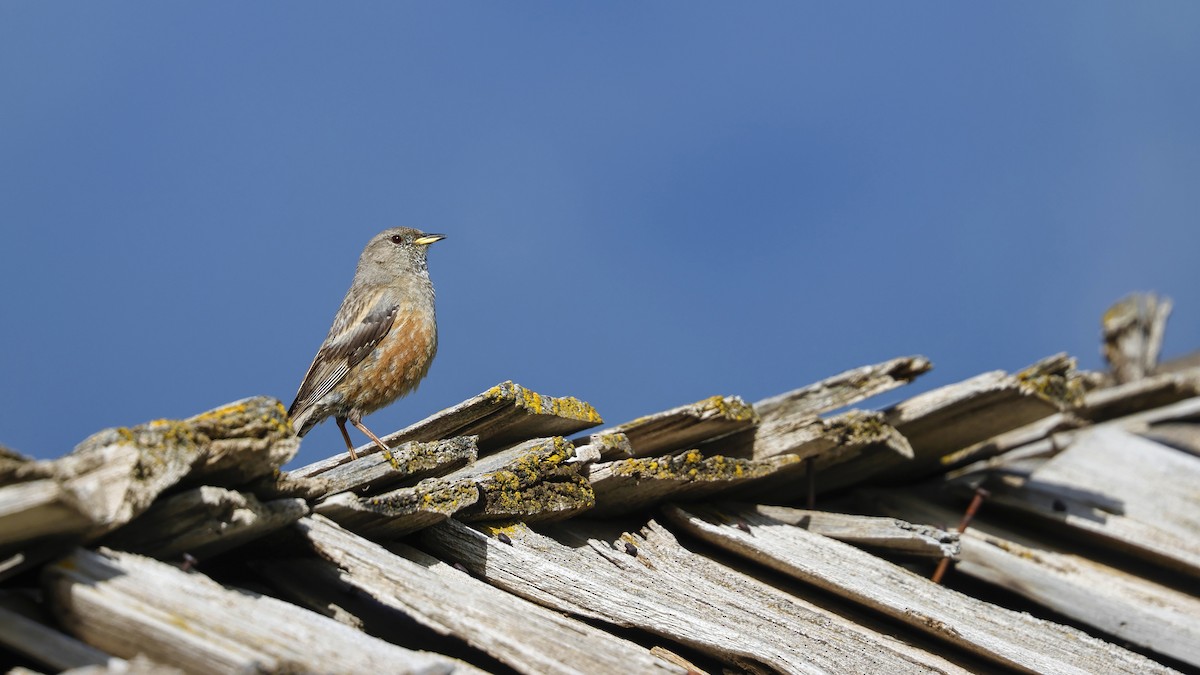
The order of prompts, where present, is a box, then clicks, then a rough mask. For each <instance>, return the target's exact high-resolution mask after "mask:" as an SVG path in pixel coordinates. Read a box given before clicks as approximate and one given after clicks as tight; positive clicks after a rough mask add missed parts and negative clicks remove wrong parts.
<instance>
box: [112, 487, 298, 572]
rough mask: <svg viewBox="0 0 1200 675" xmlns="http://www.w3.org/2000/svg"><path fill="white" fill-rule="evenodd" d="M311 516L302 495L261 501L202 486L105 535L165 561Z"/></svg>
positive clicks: (222, 547) (212, 550)
mask: <svg viewBox="0 0 1200 675" xmlns="http://www.w3.org/2000/svg"><path fill="white" fill-rule="evenodd" d="M307 514H308V504H306V503H305V502H304V500H303V499H277V500H273V501H267V502H260V501H259V500H258V499H257V498H256V497H255V496H254V495H251V494H244V493H241V492H237V491H236V490H227V489H225V488H219V487H213V486H207V485H206V486H204V487H199V488H196V489H193V490H188V491H187V492H182V493H180V494H177V495H174V496H172V497H169V498H167V499H164V500H161V501H159V502H156V503H155V504H154V505H153V506H151V507H150V509H149V510H147V511H146V513H144V514H143V515H142V516H141V517H139V518H138V519H137V520H134V521H133V522H132V523H130V524H128V525H126V526H125V527H123V528H121V529H120V530H118V531H116V532H113V533H112V534H110V535H108V536H107V537H105V539H104V544H105V545H106V546H109V547H112V548H118V549H122V550H126V551H133V552H136V553H142V554H144V555H149V556H154V557H156V558H160V559H163V560H174V559H176V558H178V557H179V556H181V555H183V554H187V555H190V556H192V557H194V558H197V559H203V558H206V557H209V556H213V555H216V554H218V553H222V552H224V551H228V550H230V549H233V548H236V547H238V546H241V545H242V544H245V543H246V542H249V541H253V540H254V539H258V538H259V537H262V536H264V535H267V534H269V533H271V532H274V531H276V530H279V529H281V528H284V527H287V526H288V525H290V524H292V523H293V522H295V520H296V519H297V518H300V517H301V516H304V515H307Z"/></svg>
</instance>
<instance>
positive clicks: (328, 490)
mask: <svg viewBox="0 0 1200 675" xmlns="http://www.w3.org/2000/svg"><path fill="white" fill-rule="evenodd" d="M477 443H478V438H477V437H475V436H459V437H456V438H449V439H446V440H440V441H428V442H426V441H408V442H405V443H401V444H399V445H397V446H396V447H394V448H392V458H391V460H389V459H388V458H387V457H385V456H384V454H383V453H382V452H377V453H372V454H368V455H360V456H359V458H358V459H355V460H350V461H348V462H345V463H344V464H338V465H336V466H331V467H329V468H328V469H326V470H324V471H321V472H318V473H312V472H306V473H305V474H304V475H303V476H296V477H299V478H319V479H321V481H323V483H322V490H323V492H322V493H320V494H316V495H312V496H311V497H310V498H316V497H324V496H328V495H332V494H336V493H338V492H345V491H348V490H349V491H354V492H355V493H357V494H363V493H367V492H378V491H379V490H380V489H381V488H384V487H387V486H390V485H395V484H397V483H401V482H410V483H415V482H416V481H419V480H421V479H422V478H429V477H432V476H440V475H443V474H446V473H449V472H451V471H453V470H455V469H458V468H460V467H462V466H465V465H467V464H470V463H471V462H474V461H475V459H476V458H477V457H478V455H479V450H478V445H477ZM289 477H292V476H291V474H289Z"/></svg>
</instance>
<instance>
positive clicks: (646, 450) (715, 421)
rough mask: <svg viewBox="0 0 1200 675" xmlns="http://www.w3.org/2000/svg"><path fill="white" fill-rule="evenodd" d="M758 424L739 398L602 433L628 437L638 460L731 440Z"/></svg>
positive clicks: (708, 402) (702, 403)
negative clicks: (738, 432) (731, 437)
mask: <svg viewBox="0 0 1200 675" xmlns="http://www.w3.org/2000/svg"><path fill="white" fill-rule="evenodd" d="M756 424H758V415H757V414H755V412H754V408H753V407H752V406H750V405H749V404H747V403H746V402H745V401H743V400H742V399H740V398H738V397H737V396H711V397H709V398H706V399H704V400H702V401H696V402H695V403H689V404H687V405H682V406H679V407H678V408H672V409H670V410H664V411H662V412H659V413H654V414H653V415H646V416H645V417H639V418H637V419H635V420H632V421H629V422H626V423H624V424H618V425H617V426H615V427H611V428H608V429H605V430H604V431H603V432H601V433H610V434H612V433H621V434H625V436H626V438H627V439H628V440H629V445H630V447H631V449H632V455H633V456H634V457H649V456H651V455H658V454H663V453H667V452H671V451H673V450H688V449H691V448H693V447H695V446H696V444H697V443H700V442H702V441H706V440H709V439H712V438H719V437H721V436H727V435H729V434H732V433H734V432H736V431H742V430H745V429H750V428H753V427H754V425H756Z"/></svg>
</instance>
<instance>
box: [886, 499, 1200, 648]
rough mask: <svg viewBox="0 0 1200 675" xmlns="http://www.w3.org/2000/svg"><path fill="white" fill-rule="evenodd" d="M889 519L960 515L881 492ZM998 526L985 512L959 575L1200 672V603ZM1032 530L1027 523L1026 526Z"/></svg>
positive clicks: (966, 545)
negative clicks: (992, 585) (992, 586)
mask: <svg viewBox="0 0 1200 675" xmlns="http://www.w3.org/2000/svg"><path fill="white" fill-rule="evenodd" d="M871 503H872V504H873V505H874V506H875V507H877V508H880V509H882V510H883V512H885V513H888V514H891V515H896V516H899V517H902V518H913V519H923V520H926V522H939V521H953V520H955V519H957V518H958V517H959V514H957V513H955V512H954V511H952V510H950V509H948V508H946V507H944V506H941V505H939V504H933V503H930V502H928V501H924V500H919V499H917V498H915V497H914V496H913V495H910V494H907V493H905V492H903V491H898V492H897V491H891V492H886V493H885V492H877V493H874V494H873V495H872V497H871ZM1000 522H1002V521H995V522H994V521H993V520H992V519H990V518H987V517H986V512H985V513H984V514H981V516H979V517H976V518H975V519H974V520H973V521H972V523H971V527H970V528H969V529H968V530H967V531H966V532H965V533H963V535H962V555H961V559H960V560H959V561H958V563H957V564H956V565H955V568H954V569H955V573H956V574H966V575H967V576H971V577H974V578H976V579H982V580H984V581H987V582H989V583H992V584H995V585H997V586H999V587H1000V588H1002V589H1004V590H1007V591H1012V592H1014V593H1018V594H1020V595H1022V596H1024V597H1026V598H1028V599H1030V600H1032V601H1033V602H1036V603H1038V604H1040V605H1043V606H1045V607H1049V608H1050V609H1053V610H1055V611H1057V612H1059V613H1061V614H1062V615H1064V616H1068V617H1070V618H1071V619H1073V620H1075V621H1077V622H1079V623H1082V624H1085V625H1089V626H1093V627H1095V628H1097V629H1099V630H1101V631H1104V632H1105V633H1108V634H1109V635H1112V636H1114V637H1116V638H1118V639H1119V640H1121V641H1122V642H1123V643H1128V644H1132V645H1136V646H1138V647H1141V648H1144V649H1150V650H1153V651H1156V652H1158V653H1160V654H1164V655H1166V656H1169V657H1171V658H1174V659H1178V660H1180V661H1183V662H1184V663H1189V664H1191V665H1192V666H1198V667H1200V598H1197V597H1196V596H1194V595H1188V594H1186V593H1182V592H1180V591H1179V590H1176V589H1174V588H1170V587H1167V586H1163V585H1161V584H1158V583H1155V582H1154V581H1153V580H1152V579H1145V578H1142V577H1139V576H1135V575H1133V574H1130V573H1128V572H1124V571H1122V570H1119V569H1117V568H1114V567H1111V566H1109V565H1105V564H1102V563H1100V562H1097V561H1095V560H1091V559H1089V558H1087V557H1085V556H1084V555H1081V554H1079V553H1074V552H1071V551H1070V550H1069V549H1067V548H1065V547H1063V546H1062V545H1057V544H1054V543H1050V542H1049V541H1047V540H1046V539H1045V538H1044V537H1037V538H1033V537H1031V536H1026V535H1027V534H1028V535H1033V536H1034V537H1036V536H1037V535H1038V528H1036V527H1035V528H1028V530H1026V531H1025V532H1024V533H1022V532H1021V531H1018V530H1016V529H1014V528H1013V527H1012V526H1011V525H1007V526H1005V525H1001V524H1000ZM1026 524H1028V523H1026Z"/></svg>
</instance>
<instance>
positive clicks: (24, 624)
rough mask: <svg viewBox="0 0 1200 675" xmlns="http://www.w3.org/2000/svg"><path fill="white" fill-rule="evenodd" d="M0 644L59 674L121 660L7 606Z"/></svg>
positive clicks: (1, 614) (1, 610)
mask: <svg viewBox="0 0 1200 675" xmlns="http://www.w3.org/2000/svg"><path fill="white" fill-rule="evenodd" d="M0 645H3V646H4V647H6V648H8V649H10V650H12V651H14V652H16V653H18V654H22V655H24V656H26V657H27V658H30V659H33V660H34V661H37V662H38V663H40V664H42V665H45V666H49V667H50V668H53V669H54V670H56V671H57V670H66V669H67V668H79V667H82V666H91V665H107V664H108V663H109V661H113V660H116V661H120V660H121V659H116V658H115V657H113V656H111V655H109V654H106V653H105V652H102V651H100V650H99V649H96V648H94V647H91V646H90V645H87V644H85V643H83V642H80V641H79V640H76V639H75V638H73V637H71V636H69V635H64V634H62V633H60V632H58V631H57V630H54V629H53V628H51V627H49V626H47V625H45V624H42V623H39V622H37V621H34V620H33V619H30V618H27V617H26V616H24V615H22V614H20V613H18V612H14V611H12V610H11V609H8V608H6V607H0Z"/></svg>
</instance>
